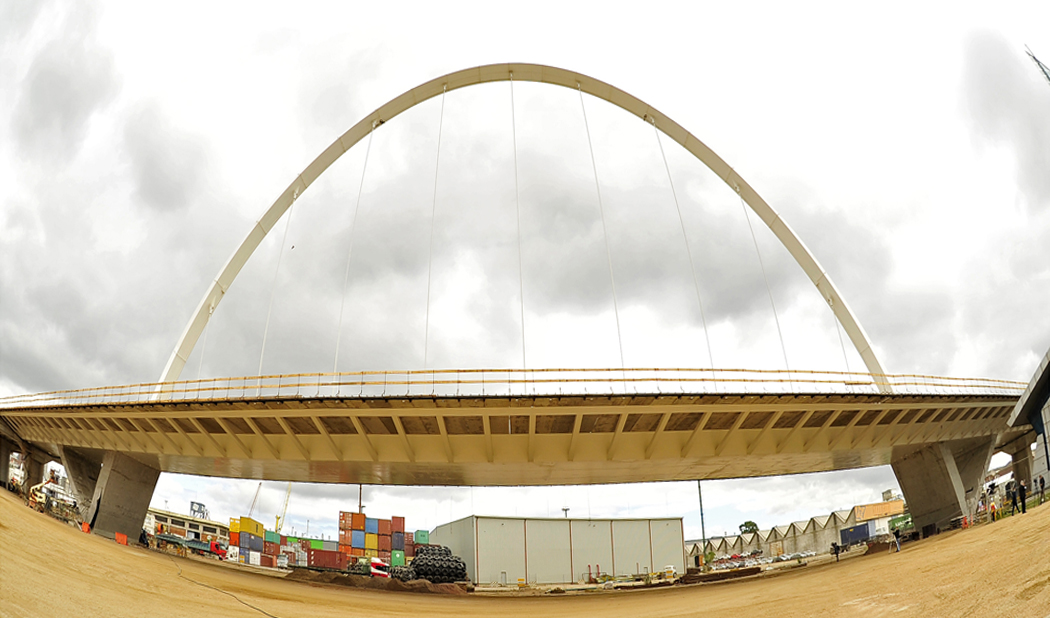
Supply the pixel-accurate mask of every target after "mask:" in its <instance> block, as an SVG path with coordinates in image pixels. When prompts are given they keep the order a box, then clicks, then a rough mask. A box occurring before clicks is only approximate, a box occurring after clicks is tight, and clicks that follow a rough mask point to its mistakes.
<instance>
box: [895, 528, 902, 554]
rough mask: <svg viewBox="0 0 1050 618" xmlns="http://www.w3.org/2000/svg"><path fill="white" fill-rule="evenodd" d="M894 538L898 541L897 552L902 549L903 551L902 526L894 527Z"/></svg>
mask: <svg viewBox="0 0 1050 618" xmlns="http://www.w3.org/2000/svg"><path fill="white" fill-rule="evenodd" d="M893 540H894V541H896V542H897V553H900V551H901V529H900V528H894V529H893Z"/></svg>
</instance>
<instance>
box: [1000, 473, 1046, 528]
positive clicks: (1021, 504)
mask: <svg viewBox="0 0 1050 618" xmlns="http://www.w3.org/2000/svg"><path fill="white" fill-rule="evenodd" d="M1032 489H1033V490H1038V491H1039V504H1042V503H1043V501H1044V500H1045V499H1046V480H1045V479H1044V478H1043V477H1042V476H1040V477H1039V478H1038V480H1033V481H1032ZM995 490H996V486H995V483H989V484H988V493H987V503H986V506H987V508H988V511H989V513H990V514H991V518H992V521H995V520H996V519H999V518H1001V517H1003V515H1004V513H1003V511H1005V510H1006V504H1007V503H1009V504H1010V514H1011V515H1013V514H1015V513H1017V512H1018V511H1020V512H1021V513H1022V514H1024V513H1027V512H1028V493H1029V492H1028V485H1026V484H1025V482H1024V480H1021V481H1013V480H1010V481H1007V483H1006V486H1005V488H1004V491H1005V493H1006V497H1005V499H1004V500H1003V503H1002V506H998V505H996V493H995Z"/></svg>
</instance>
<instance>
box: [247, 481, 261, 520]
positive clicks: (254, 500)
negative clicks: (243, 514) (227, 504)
mask: <svg viewBox="0 0 1050 618" xmlns="http://www.w3.org/2000/svg"><path fill="white" fill-rule="evenodd" d="M260 489H262V481H259V486H258V487H256V488H255V497H254V498H252V507H251V508H250V509H248V517H251V516H252V513H254V512H255V503H256V502H258V501H259V490H260Z"/></svg>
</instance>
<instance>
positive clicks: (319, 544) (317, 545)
mask: <svg viewBox="0 0 1050 618" xmlns="http://www.w3.org/2000/svg"><path fill="white" fill-rule="evenodd" d="M310 549H324V541H322V540H321V539H310Z"/></svg>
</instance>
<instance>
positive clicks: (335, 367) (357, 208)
mask: <svg viewBox="0 0 1050 618" xmlns="http://www.w3.org/2000/svg"><path fill="white" fill-rule="evenodd" d="M375 130H376V123H375V122H373V123H372V128H371V130H369V132H368V144H367V145H366V146H365V161H364V164H363V165H362V166H361V183H360V184H359V185H358V186H357V202H356V203H355V204H354V217H353V219H351V221H350V247H349V248H348V249H347V250H346V271H345V272H344V273H343V296H342V298H341V299H340V301H339V324H338V326H336V331H335V333H336V334H335V361H334V362H333V363H332V373H338V372H339V343H340V342H341V341H342V339H343V308H344V307H345V305H346V289H347V286H348V285H349V283H350V258H351V256H353V254H354V230H355V229H356V228H357V217H358V213H359V212H361V192H362V191H363V190H364V188H365V172H366V171H368V155H369V153H371V152H372V134H373V133H374V132H375Z"/></svg>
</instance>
